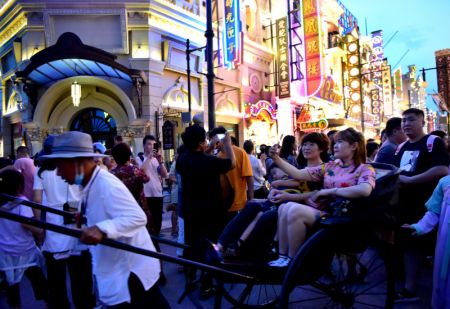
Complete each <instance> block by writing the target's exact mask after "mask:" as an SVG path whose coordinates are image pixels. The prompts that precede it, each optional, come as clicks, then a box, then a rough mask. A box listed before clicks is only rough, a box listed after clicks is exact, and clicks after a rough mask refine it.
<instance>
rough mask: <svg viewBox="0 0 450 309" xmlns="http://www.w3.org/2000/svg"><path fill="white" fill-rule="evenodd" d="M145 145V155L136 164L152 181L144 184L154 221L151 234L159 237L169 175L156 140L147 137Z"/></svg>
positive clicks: (150, 136) (149, 136)
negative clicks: (163, 186)
mask: <svg viewBox="0 0 450 309" xmlns="http://www.w3.org/2000/svg"><path fill="white" fill-rule="evenodd" d="M143 144H144V155H143V156H138V157H137V158H136V162H137V164H138V165H139V167H140V168H142V169H143V170H144V171H145V173H146V174H147V176H148V177H149V178H150V181H148V182H146V183H144V195H145V199H146V201H147V206H148V209H149V210H150V213H151V215H152V219H153V222H152V223H153V231H151V232H152V233H153V234H154V235H156V236H158V235H159V233H160V232H161V224H162V210H163V190H162V179H164V178H166V177H167V176H168V173H167V169H166V167H165V165H164V161H163V158H162V155H161V151H160V149H159V143H158V142H157V141H156V138H155V137H154V136H153V135H146V136H145V137H144V140H143Z"/></svg>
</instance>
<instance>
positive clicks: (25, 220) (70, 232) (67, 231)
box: [0, 208, 255, 282]
mask: <svg viewBox="0 0 450 309" xmlns="http://www.w3.org/2000/svg"><path fill="white" fill-rule="evenodd" d="M0 218H4V219H8V220H12V221H16V222H20V223H22V224H27V225H31V226H35V227H39V228H44V229H47V230H50V231H53V232H57V233H60V234H64V235H67V236H71V237H75V238H80V236H81V234H82V233H83V231H82V230H76V229H71V228H68V227H65V226H60V225H56V224H51V223H48V222H42V221H40V220H36V219H34V218H29V217H24V216H20V215H17V214H14V213H11V212H8V211H4V210H1V208H0ZM99 244H101V245H105V246H108V247H111V248H116V249H120V250H125V251H128V252H133V253H137V254H141V255H145V256H148V257H152V258H157V259H160V260H163V261H167V262H172V263H176V264H180V265H184V266H192V267H195V268H198V269H201V270H205V271H208V272H210V273H212V274H218V275H222V276H223V275H227V276H231V277H234V278H235V279H239V280H242V281H244V282H255V278H253V277H250V276H247V275H243V274H240V273H236V272H232V271H228V270H224V269H222V268H219V267H215V266H211V265H207V264H203V263H199V262H195V261H192V260H188V259H183V258H179V257H174V256H171V255H168V254H164V253H160V252H154V251H150V250H146V249H141V248H137V247H134V246H131V245H128V244H124V243H121V242H119V241H116V240H112V239H108V238H105V239H103V240H102V241H101V242H100V243H99Z"/></svg>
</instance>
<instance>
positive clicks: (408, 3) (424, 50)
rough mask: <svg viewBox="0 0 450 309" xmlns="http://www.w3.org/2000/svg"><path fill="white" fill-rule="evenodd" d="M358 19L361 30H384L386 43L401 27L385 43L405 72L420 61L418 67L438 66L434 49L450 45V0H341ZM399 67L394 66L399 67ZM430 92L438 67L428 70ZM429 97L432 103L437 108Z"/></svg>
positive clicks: (391, 58)
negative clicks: (408, 67)
mask: <svg viewBox="0 0 450 309" xmlns="http://www.w3.org/2000/svg"><path fill="white" fill-rule="evenodd" d="M341 1H342V2H343V4H344V5H345V6H346V7H347V8H348V9H349V10H350V11H351V12H352V14H353V15H355V17H356V18H357V19H358V22H359V27H360V32H361V33H362V34H365V33H366V26H365V20H364V19H365V18H367V32H368V33H369V35H370V32H372V31H375V30H383V38H384V41H385V43H386V42H387V40H389V39H390V38H391V36H392V35H393V34H394V33H395V32H396V31H397V30H398V31H399V32H398V33H397V34H396V35H395V36H394V38H393V39H392V41H391V42H390V43H389V44H388V45H387V46H386V47H385V51H384V52H385V56H386V57H387V58H388V61H389V63H390V64H391V65H392V66H394V65H395V64H396V63H397V62H398V61H399V60H400V58H401V57H402V55H403V54H404V53H405V52H406V51H407V50H408V49H409V52H408V53H407V54H406V56H405V57H404V58H403V59H402V61H401V62H400V63H399V64H398V65H397V67H398V66H401V67H402V73H405V72H406V71H407V66H408V65H411V64H415V65H417V69H418V70H420V69H422V68H423V67H424V68H434V67H436V63H435V58H434V51H435V50H439V49H445V48H450V0H428V1H423V0H378V1H364V0H341ZM395 68H396V67H392V69H395ZM426 78H427V82H428V87H427V93H431V92H434V91H437V83H436V71H435V70H431V71H427V74H426ZM431 102H432V100H430V99H429V98H427V103H428V106H429V107H431V108H432V109H436V107H435V106H433V105H434V104H433V103H431Z"/></svg>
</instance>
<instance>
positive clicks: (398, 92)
mask: <svg viewBox="0 0 450 309" xmlns="http://www.w3.org/2000/svg"><path fill="white" fill-rule="evenodd" d="M394 89H395V97H396V98H397V99H399V100H401V99H402V98H403V86H402V69H401V68H397V69H395V71H394Z"/></svg>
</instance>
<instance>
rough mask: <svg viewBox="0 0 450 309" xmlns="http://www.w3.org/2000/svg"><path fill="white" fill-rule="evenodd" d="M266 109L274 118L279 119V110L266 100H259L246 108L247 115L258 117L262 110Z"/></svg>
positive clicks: (247, 116) (248, 116)
mask: <svg viewBox="0 0 450 309" xmlns="http://www.w3.org/2000/svg"><path fill="white" fill-rule="evenodd" d="M263 110H264V111H266V112H267V113H268V114H269V115H270V117H271V118H272V119H277V110H276V108H275V107H273V105H272V104H271V103H270V102H268V101H265V100H261V101H258V102H257V103H255V104H249V105H248V106H247V108H246V109H245V117H246V118H250V117H256V116H258V115H259V114H260V113H261V112H262V111H263Z"/></svg>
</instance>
